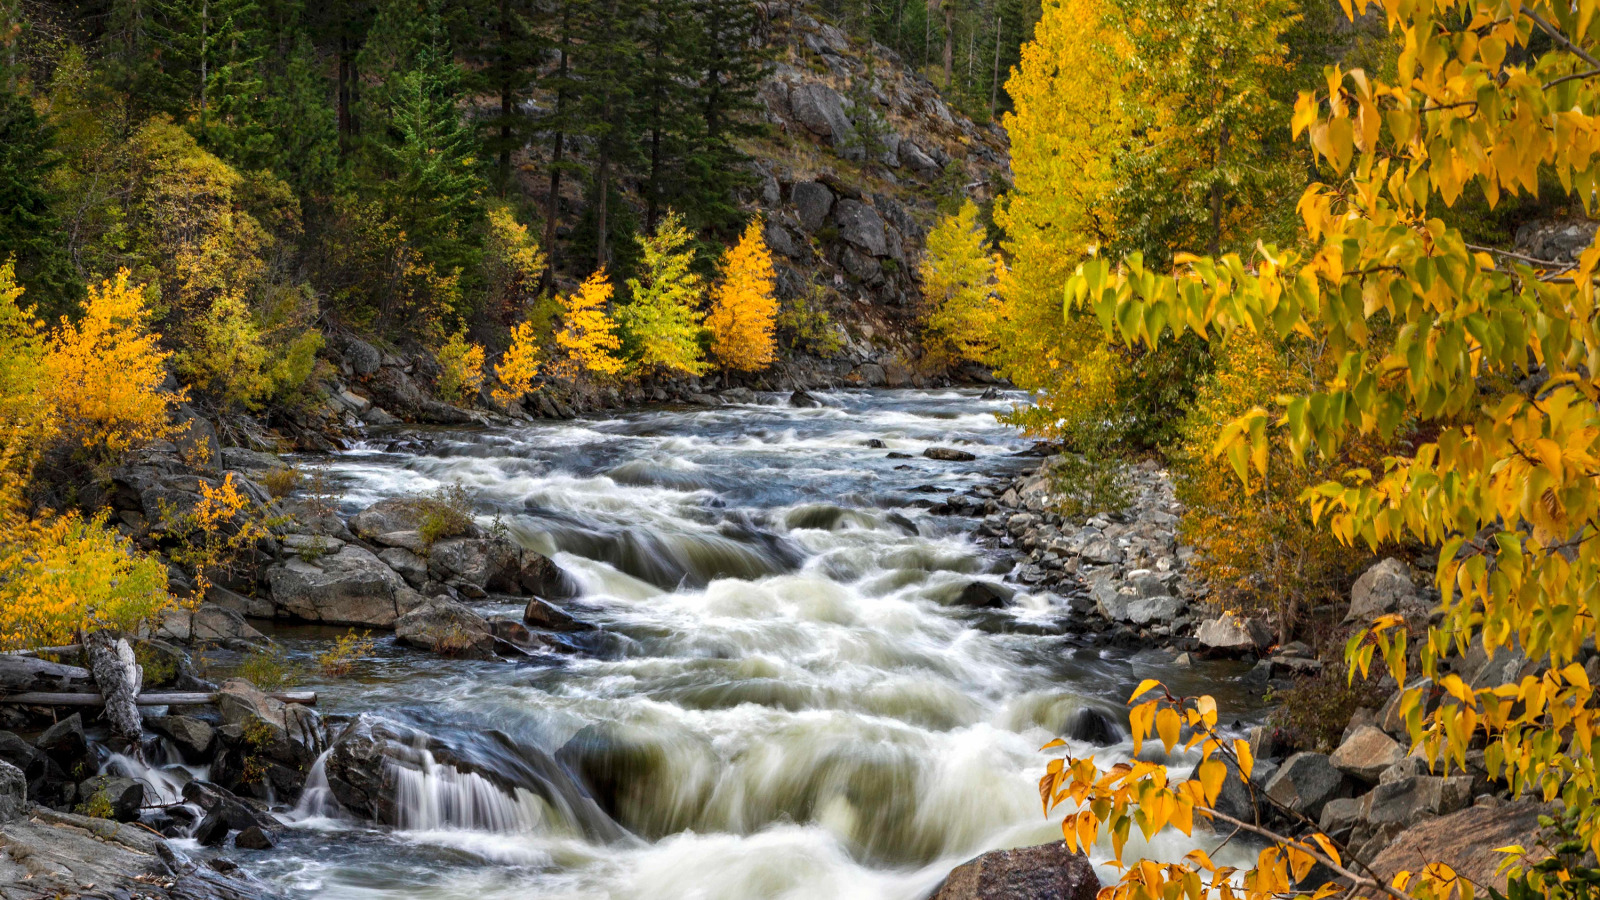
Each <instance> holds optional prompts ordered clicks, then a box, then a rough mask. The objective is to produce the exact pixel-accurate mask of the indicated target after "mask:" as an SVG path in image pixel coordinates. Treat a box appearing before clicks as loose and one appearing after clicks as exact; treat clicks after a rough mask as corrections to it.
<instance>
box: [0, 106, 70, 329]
mask: <svg viewBox="0 0 1600 900" xmlns="http://www.w3.org/2000/svg"><path fill="white" fill-rule="evenodd" d="M60 162H61V158H60V156H59V155H58V154H57V153H56V151H55V147H54V141H53V135H52V132H51V130H50V128H49V126H48V125H46V124H45V122H43V121H42V120H41V119H40V118H39V115H38V113H36V112H35V111H34V109H33V103H32V101H30V100H29V99H28V97H27V96H26V95H24V94H22V93H21V92H20V91H19V90H17V89H13V88H10V87H7V86H6V85H5V84H3V83H0V264H3V263H5V262H6V261H7V260H15V264H16V278H17V280H18V281H20V282H21V283H22V284H24V285H26V286H27V288H28V296H29V298H30V299H31V300H32V301H33V302H34V303H35V304H36V305H38V306H40V307H41V310H42V311H43V312H45V313H46V314H52V315H54V314H60V313H61V312H64V311H65V310H67V309H69V308H71V306H72V305H73V304H74V303H75V302H76V300H77V299H78V297H80V296H81V295H82V292H83V285H82V282H81V281H80V280H79V278H78V274H77V272H76V271H75V270H74V269H73V267H72V260H71V258H70V257H69V256H68V254H67V239H66V235H65V233H64V231H63V228H62V225H61V220H60V219H59V218H58V217H57V215H56V212H55V209H54V207H53V206H52V202H53V200H54V198H53V196H52V193H51V191H50V190H49V187H48V185H47V179H48V178H49V177H50V175H51V173H52V171H53V170H55V168H56V167H57V166H59V165H60Z"/></svg>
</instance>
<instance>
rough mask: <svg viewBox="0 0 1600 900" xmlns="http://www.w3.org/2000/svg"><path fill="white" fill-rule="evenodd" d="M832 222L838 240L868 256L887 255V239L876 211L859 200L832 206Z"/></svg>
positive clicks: (841, 202)
mask: <svg viewBox="0 0 1600 900" xmlns="http://www.w3.org/2000/svg"><path fill="white" fill-rule="evenodd" d="M833 221H834V222H835V223H836V224H838V226H839V237H840V238H842V239H844V240H846V241H848V242H850V243H851V244H854V245H855V246H857V247H859V248H861V250H862V251H863V252H865V253H866V254H868V255H870V256H886V255H888V253H889V243H888V238H887V236H886V235H885V234H884V230H883V219H881V218H879V217H878V211H877V210H875V209H873V208H872V207H870V206H868V205H866V204H865V203H862V202H861V201H859V200H848V199H847V200H840V201H839V202H838V203H837V204H835V205H834V208H833Z"/></svg>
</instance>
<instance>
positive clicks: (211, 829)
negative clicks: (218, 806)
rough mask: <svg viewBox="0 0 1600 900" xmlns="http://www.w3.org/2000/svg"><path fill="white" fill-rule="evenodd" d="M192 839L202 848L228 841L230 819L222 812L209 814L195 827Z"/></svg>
mask: <svg viewBox="0 0 1600 900" xmlns="http://www.w3.org/2000/svg"><path fill="white" fill-rule="evenodd" d="M192 837H193V838H194V839H195V841H196V842H197V843H198V844H199V845H200V846H202V847H216V846H218V845H220V844H221V843H222V842H223V841H226V840H227V839H228V817H227V816H226V815H224V814H223V813H221V812H220V811H212V812H209V813H207V814H206V816H205V818H203V819H201V820H200V824H199V825H196V826H195V828H194V834H193V835H192Z"/></svg>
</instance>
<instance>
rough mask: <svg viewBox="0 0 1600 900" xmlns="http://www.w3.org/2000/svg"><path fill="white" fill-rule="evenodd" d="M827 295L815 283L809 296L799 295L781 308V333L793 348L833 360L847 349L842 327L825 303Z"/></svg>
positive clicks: (779, 322)
mask: <svg viewBox="0 0 1600 900" xmlns="http://www.w3.org/2000/svg"><path fill="white" fill-rule="evenodd" d="M826 297H827V292H826V291H825V290H824V289H823V288H822V286H821V285H815V284H814V285H811V289H810V291H809V292H808V293H807V294H806V295H805V296H802V297H795V298H794V299H792V300H790V301H789V302H787V303H785V304H784V305H783V307H782V308H781V309H780V310H779V311H778V332H779V334H780V335H782V336H783V337H784V338H785V343H786V344H788V346H789V348H790V349H791V350H798V351H802V352H805V353H810V354H811V355H813V356H818V357H821V358H822V359H831V358H832V357H833V356H834V355H835V354H837V353H838V352H839V351H840V350H842V349H844V341H843V340H842V339H841V338H840V337H839V326H838V325H836V324H834V321H833V316H832V315H830V314H829V313H828V310H827V307H826V305H825V302H826Z"/></svg>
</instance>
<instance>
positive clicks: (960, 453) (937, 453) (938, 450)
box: [922, 447, 978, 462]
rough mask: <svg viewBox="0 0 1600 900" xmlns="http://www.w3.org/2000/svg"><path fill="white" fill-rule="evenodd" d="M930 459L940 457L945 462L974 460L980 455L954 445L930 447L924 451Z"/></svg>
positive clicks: (924, 454)
mask: <svg viewBox="0 0 1600 900" xmlns="http://www.w3.org/2000/svg"><path fill="white" fill-rule="evenodd" d="M922 455H923V456H926V457H927V458H928V459H939V460H944V461H945V462H972V461H973V460H975V459H977V458H978V457H977V456H975V455H974V454H972V453H969V452H967V451H966V450H957V449H955V448H953V447H929V448H928V449H926V450H924V451H922Z"/></svg>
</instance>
